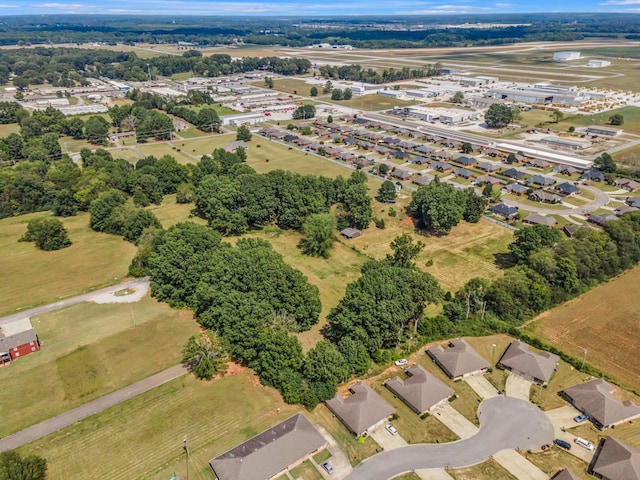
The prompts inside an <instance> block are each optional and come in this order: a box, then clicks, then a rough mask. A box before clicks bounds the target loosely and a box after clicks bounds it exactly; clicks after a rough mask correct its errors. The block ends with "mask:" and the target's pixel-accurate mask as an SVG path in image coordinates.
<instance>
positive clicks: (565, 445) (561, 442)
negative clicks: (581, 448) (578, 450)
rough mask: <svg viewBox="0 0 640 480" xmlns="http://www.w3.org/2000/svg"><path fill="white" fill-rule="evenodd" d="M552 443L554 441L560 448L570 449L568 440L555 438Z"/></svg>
mask: <svg viewBox="0 0 640 480" xmlns="http://www.w3.org/2000/svg"><path fill="white" fill-rule="evenodd" d="M553 443H555V444H556V445H557V446H559V447H560V448H564V449H565V450H571V444H570V443H569V442H565V441H564V440H560V439H559V438H556V439H555V440H554V441H553Z"/></svg>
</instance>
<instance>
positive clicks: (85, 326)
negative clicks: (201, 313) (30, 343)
mask: <svg viewBox="0 0 640 480" xmlns="http://www.w3.org/2000/svg"><path fill="white" fill-rule="evenodd" d="M31 322H32V324H33V327H34V328H35V330H36V331H37V332H38V338H39V339H40V341H41V342H42V349H41V350H40V351H39V352H38V353H37V354H34V355H28V356H26V357H24V358H22V359H20V361H17V362H15V363H14V364H12V365H11V366H9V367H5V368H0V381H1V382H2V389H0V402H2V404H3V405H4V407H3V421H2V423H1V424H0V437H3V436H5V435H8V434H11V433H14V432H16V431H19V430H22V429H23V428H26V427H28V426H31V425H33V424H35V423H38V422H40V421H43V420H46V419H47V418H51V417H54V416H55V415H58V414H60V413H62V412H64V411H66V410H68V409H71V408H74V407H77V406H79V405H82V404H84V403H86V402H88V401H91V400H93V399H95V398H98V397H100V396H102V395H105V394H107V393H110V392H112V391H114V390H117V389H119V388H122V387H125V386H127V385H130V384H132V383H134V382H137V381H138V380H142V379H144V378H146V377H148V376H150V375H153V374H154V373H158V372H159V371H161V370H164V369H165V368H169V367H172V366H173V365H176V364H177V363H179V362H180V360H181V358H182V356H181V351H182V346H183V345H184V343H185V342H186V341H187V339H188V338H189V336H191V335H193V334H195V333H196V332H197V331H198V326H197V324H196V323H195V322H194V321H193V314H192V313H191V312H190V311H187V310H173V309H171V308H169V307H168V306H167V305H165V304H162V303H159V302H157V301H155V300H154V299H152V298H150V297H149V296H147V297H145V298H144V299H143V300H142V301H140V302H137V303H131V304H127V303H112V304H102V305H98V304H95V303H80V304H77V305H74V306H72V307H68V308H65V309H62V310H58V311H56V312H52V313H48V314H44V315H38V316H35V317H32V318H31ZM43 392H46V395H43Z"/></svg>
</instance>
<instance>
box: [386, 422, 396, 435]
mask: <svg viewBox="0 0 640 480" xmlns="http://www.w3.org/2000/svg"><path fill="white" fill-rule="evenodd" d="M384 428H386V429H387V432H389V433H390V434H391V435H397V434H398V430H396V427H394V426H393V425H391V424H390V423H388V424H387V426H386V427H384Z"/></svg>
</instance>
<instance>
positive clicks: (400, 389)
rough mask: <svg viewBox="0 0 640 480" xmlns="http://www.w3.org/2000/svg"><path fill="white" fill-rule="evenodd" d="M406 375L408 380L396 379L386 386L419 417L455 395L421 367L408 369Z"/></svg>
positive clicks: (416, 366) (449, 388) (390, 380)
mask: <svg viewBox="0 0 640 480" xmlns="http://www.w3.org/2000/svg"><path fill="white" fill-rule="evenodd" d="M406 374H407V376H408V378H405V379H402V378H400V377H394V378H392V379H389V380H387V382H386V383H385V386H386V387H387V388H388V389H389V390H390V391H391V392H393V394H394V395H395V396H396V397H398V398H400V399H401V400H402V401H403V402H404V403H406V404H407V406H408V407H409V408H411V410H413V411H414V412H416V413H417V414H418V415H422V414H424V413H426V412H428V411H429V410H432V409H433V408H435V407H436V406H438V405H440V404H441V403H444V402H446V401H447V400H448V399H449V397H450V396H451V395H453V394H454V393H455V392H454V390H453V389H452V388H451V387H448V386H447V385H445V384H444V383H443V382H441V381H440V380H438V379H437V378H436V377H435V376H434V375H433V374H431V373H429V372H428V371H426V370H425V369H424V368H423V367H422V366H420V365H414V366H413V367H411V368H409V369H407V371H406Z"/></svg>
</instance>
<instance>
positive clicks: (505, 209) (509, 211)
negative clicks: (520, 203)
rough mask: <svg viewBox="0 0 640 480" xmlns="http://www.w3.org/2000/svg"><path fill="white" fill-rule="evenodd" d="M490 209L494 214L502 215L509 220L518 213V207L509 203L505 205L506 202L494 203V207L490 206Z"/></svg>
mask: <svg viewBox="0 0 640 480" xmlns="http://www.w3.org/2000/svg"><path fill="white" fill-rule="evenodd" d="M489 210H490V211H491V213H493V214H494V215H500V216H501V217H503V218H505V219H507V220H509V219H512V218H513V217H515V216H516V215H517V214H518V207H510V206H509V205H505V204H504V203H499V204H498V205H493V206H492V207H489Z"/></svg>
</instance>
